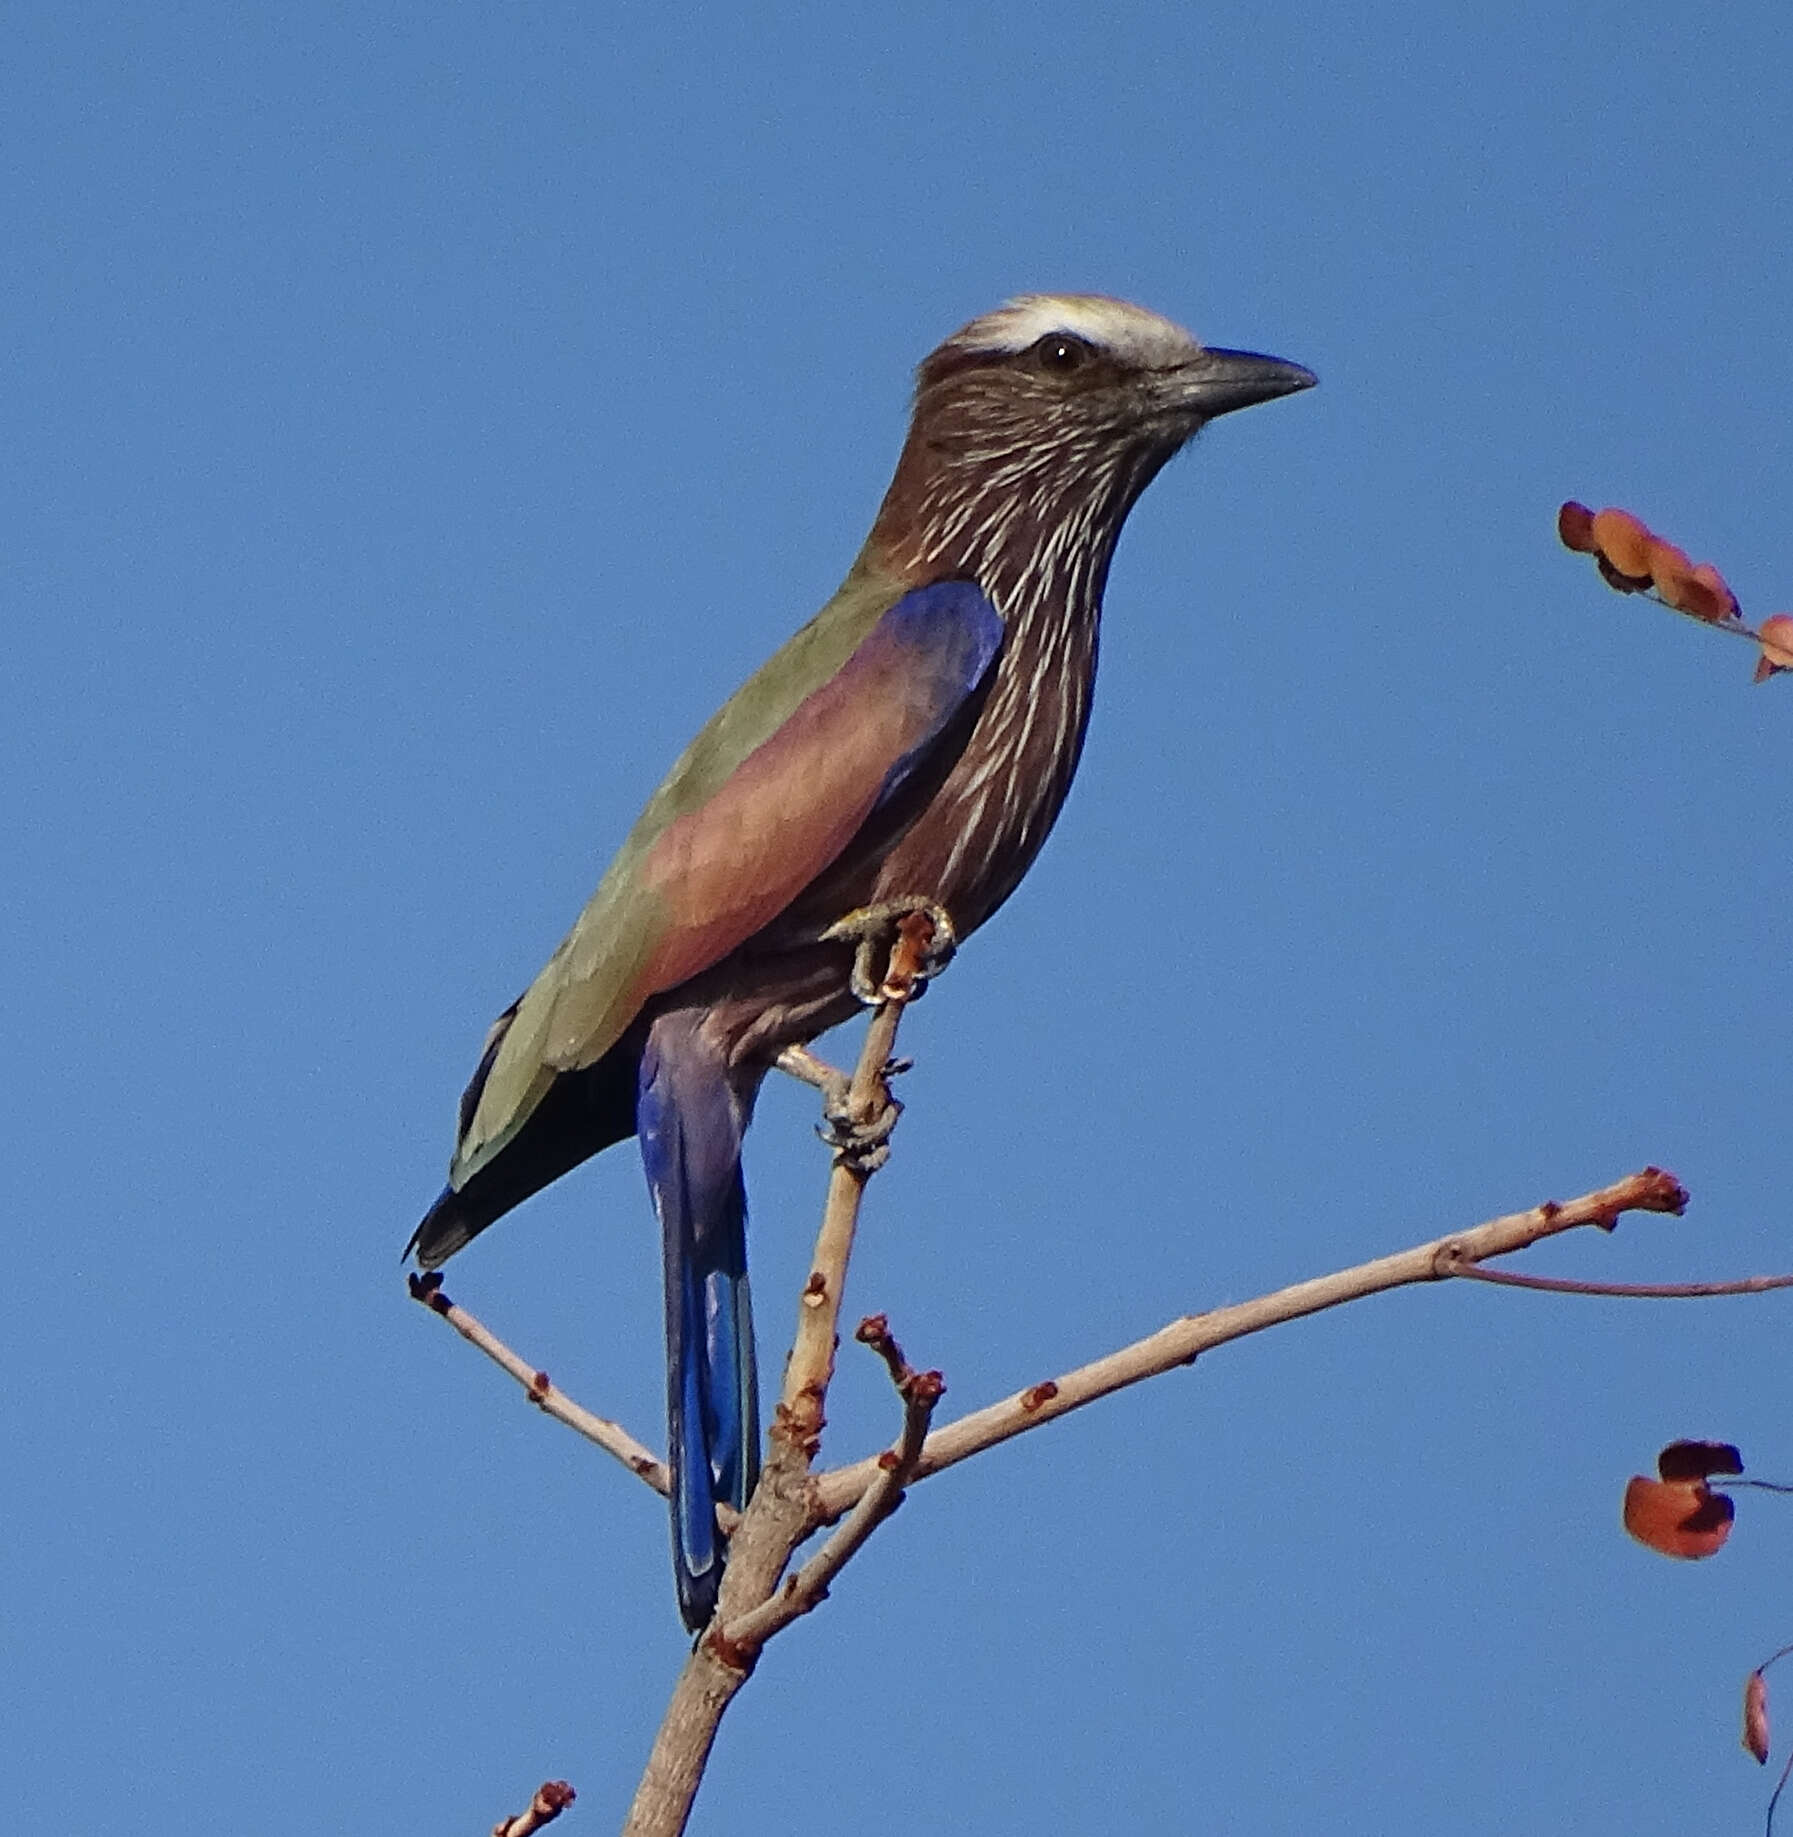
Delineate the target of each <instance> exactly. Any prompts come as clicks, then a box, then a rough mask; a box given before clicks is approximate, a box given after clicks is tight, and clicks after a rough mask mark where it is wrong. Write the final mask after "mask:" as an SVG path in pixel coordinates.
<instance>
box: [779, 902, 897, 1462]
mask: <svg viewBox="0 0 1793 1837" xmlns="http://www.w3.org/2000/svg"><path fill="white" fill-rule="evenodd" d="M897 932H898V935H897V941H896V944H895V946H894V947H893V948H892V950H891V953H890V969H889V972H888V974H887V975H886V976H885V979H884V982H883V984H882V986H881V987H880V989H879V991H878V993H879V994H880V995H881V996H882V998H883V999H882V1000H881V1001H880V1002H879V1004H878V1006H877V1007H876V1008H874V1009H873V1010H872V1018H871V1024H870V1026H868V1027H867V1029H866V1034H865V1042H864V1045H863V1046H862V1047H861V1049H860V1053H859V1062H858V1064H857V1066H856V1067H855V1068H854V1072H853V1082H852V1084H851V1086H850V1087H849V1089H848V1093H847V1115H848V1118H849V1121H851V1122H853V1123H857V1124H861V1125H863V1124H865V1123H868V1122H870V1121H871V1120H872V1119H873V1118H874V1117H875V1116H877V1115H878V1114H879V1112H880V1111H881V1110H882V1109H883V1108H884V1106H885V1105H886V1104H888V1102H889V1101H890V1093H889V1090H888V1088H887V1086H886V1084H885V1067H886V1066H887V1065H888V1064H889V1063H890V1055H891V1049H892V1048H893V1047H894V1046H895V1045H896V1031H897V1023H898V1022H899V1021H900V1020H901V1019H902V1015H903V1009H904V1007H905V1006H907V1004H908V1003H909V1001H910V1000H911V999H912V997H913V996H914V994H915V992H916V990H917V989H918V988H919V987H921V986H922V985H921V984H920V983H919V982H918V981H917V977H918V975H919V972H920V960H921V957H922V954H923V953H924V952H925V951H926V949H927V947H928V944H929V942H930V941H931V938H932V934H933V924H932V921H931V920H930V919H929V918H928V917H927V916H926V915H925V914H923V913H914V914H912V915H910V916H909V917H907V918H905V919H903V920H901V921H900V922H899V924H898V927H897ZM871 1173H872V1168H871V1166H870V1164H868V1163H867V1162H865V1161H863V1160H861V1159H858V1158H856V1157H854V1156H853V1155H851V1154H847V1153H841V1154H837V1155H836V1156H835V1159H834V1169H833V1172H832V1173H831V1174H830V1175H829V1179H828V1198H827V1203H826V1205H825V1207H824V1209H823V1213H822V1228H821V1230H820V1232H819V1233H818V1234H817V1236H816V1251H815V1256H814V1258H813V1259H812V1261H811V1263H810V1270H809V1279H808V1280H807V1281H806V1282H805V1283H804V1285H803V1298H802V1306H801V1307H800V1309H799V1310H798V1315H797V1334H796V1338H795V1339H794V1340H793V1341H792V1344H791V1356H790V1361H789V1363H788V1364H787V1365H786V1366H785V1373H784V1395H783V1397H782V1399H781V1401H780V1404H779V1408H778V1412H777V1416H776V1418H775V1420H774V1425H773V1430H772V1433H773V1434H774V1435H775V1436H776V1435H779V1434H788V1435H794V1436H797V1437H799V1438H800V1439H801V1440H802V1441H803V1443H804V1444H805V1447H806V1449H807V1451H808V1455H809V1458H810V1459H812V1460H813V1459H814V1457H815V1451H816V1443H817V1439H818V1438H819V1437H820V1435H821V1432H822V1422H823V1403H824V1401H825V1399H826V1397H827V1394H828V1385H829V1381H830V1380H831V1379H832V1378H833V1376H834V1349H835V1346H836V1344H837V1343H838V1332H839V1325H840V1310H841V1302H842V1300H843V1298H844V1295H845V1292H846V1282H847V1263H848V1261H849V1259H850V1258H851V1257H852V1254H853V1237H854V1233H855V1232H856V1231H857V1230H858V1228H859V1205H860V1200H861V1198H862V1196H863V1195H864V1193H865V1183H866V1181H867V1180H868V1179H870V1178H871Z"/></svg>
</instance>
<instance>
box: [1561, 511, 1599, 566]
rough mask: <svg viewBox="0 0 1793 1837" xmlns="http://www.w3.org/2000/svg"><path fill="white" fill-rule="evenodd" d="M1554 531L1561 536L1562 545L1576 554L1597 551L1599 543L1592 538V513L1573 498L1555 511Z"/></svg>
mask: <svg viewBox="0 0 1793 1837" xmlns="http://www.w3.org/2000/svg"><path fill="white" fill-rule="evenodd" d="M1556 533H1557V534H1558V535H1559V536H1561V537H1562V539H1563V547H1564V548H1566V549H1573V550H1574V551H1575V552H1576V554H1577V555H1594V554H1598V553H1599V549H1600V545H1599V543H1597V542H1596V541H1595V540H1594V513H1593V512H1592V511H1591V510H1589V509H1588V507H1587V505H1585V504H1578V503H1576V502H1575V500H1574V499H1573V498H1571V499H1570V500H1569V501H1568V503H1566V504H1565V505H1564V506H1563V507H1562V509H1561V510H1559V511H1558V512H1557V513H1556Z"/></svg>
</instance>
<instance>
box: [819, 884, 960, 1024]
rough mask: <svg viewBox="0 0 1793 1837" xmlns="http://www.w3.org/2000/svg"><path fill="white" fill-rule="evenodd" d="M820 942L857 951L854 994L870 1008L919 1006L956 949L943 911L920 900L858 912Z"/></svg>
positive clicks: (889, 903)
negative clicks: (891, 1004)
mask: <svg viewBox="0 0 1793 1837" xmlns="http://www.w3.org/2000/svg"><path fill="white" fill-rule="evenodd" d="M822 938H823V941H824V942H825V943H830V944H851V945H853V946H855V949H854V952H853V977H852V986H853V993H854V994H855V995H856V996H857V997H858V998H859V999H860V1000H861V1001H862V1002H864V1003H865V1005H866V1006H867V1007H868V1008H875V1007H877V1006H878V1004H879V1003H880V1002H885V1001H916V1000H919V999H920V997H921V995H922V993H923V991H924V990H925V988H926V986H927V984H928V983H930V982H932V981H933V979H934V978H935V977H936V976H938V975H939V974H940V972H941V971H942V970H943V969H945V968H946V966H947V965H948V964H949V963H950V962H952V960H953V953H954V952H955V951H957V949H958V948H959V937H958V933H957V932H956V931H954V929H953V922H952V918H951V916H950V915H949V914H948V912H947V910H946V908H945V907H944V906H941V905H938V904H936V903H935V902H934V901H933V900H931V899H923V898H921V897H920V896H919V895H918V894H905V895H904V896H903V897H902V898H900V899H881V900H879V901H878V902H877V904H876V905H871V906H861V907H859V908H858V909H857V910H856V911H853V912H849V913H848V914H847V916H846V917H845V918H843V919H839V920H837V921H836V922H835V923H834V924H832V925H830V926H829V927H828V929H827V930H826V931H824V932H823V933H822Z"/></svg>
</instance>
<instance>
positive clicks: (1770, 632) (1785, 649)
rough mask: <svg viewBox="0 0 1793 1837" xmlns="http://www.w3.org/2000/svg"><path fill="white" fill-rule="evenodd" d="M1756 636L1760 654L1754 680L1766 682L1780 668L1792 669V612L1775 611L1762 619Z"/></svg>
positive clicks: (1780, 669)
mask: <svg viewBox="0 0 1793 1837" xmlns="http://www.w3.org/2000/svg"><path fill="white" fill-rule="evenodd" d="M1756 636H1757V637H1758V638H1760V639H1761V641H1762V655H1761V658H1760V660H1759V661H1758V662H1757V664H1756V681H1757V682H1766V681H1767V680H1768V679H1769V677H1771V676H1774V675H1776V674H1778V673H1779V672H1780V671H1782V670H1793V614H1789V613H1785V612H1777V613H1775V614H1774V615H1773V616H1772V617H1770V618H1766V619H1764V620H1763V621H1762V628H1761V630H1760V631H1759V632H1757V634H1756Z"/></svg>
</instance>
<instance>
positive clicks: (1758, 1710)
mask: <svg viewBox="0 0 1793 1837" xmlns="http://www.w3.org/2000/svg"><path fill="white" fill-rule="evenodd" d="M1743 1745H1744V1747H1745V1748H1747V1749H1748V1750H1749V1752H1750V1753H1751V1754H1753V1755H1754V1756H1755V1757H1756V1759H1757V1760H1759V1761H1760V1762H1761V1763H1762V1765H1763V1766H1764V1767H1766V1766H1767V1765H1768V1680H1767V1679H1766V1678H1765V1677H1763V1675H1762V1674H1761V1672H1759V1671H1752V1672H1751V1673H1750V1674H1749V1682H1748V1683H1747V1684H1745V1685H1744V1687H1743Z"/></svg>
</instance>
